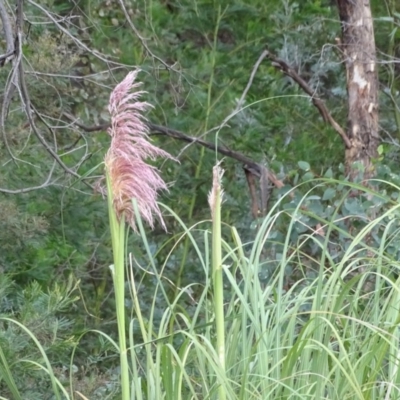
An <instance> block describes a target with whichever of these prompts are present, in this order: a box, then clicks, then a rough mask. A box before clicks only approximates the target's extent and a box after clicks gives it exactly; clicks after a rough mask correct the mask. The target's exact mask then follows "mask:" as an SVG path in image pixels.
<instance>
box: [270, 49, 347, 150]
mask: <svg viewBox="0 0 400 400" xmlns="http://www.w3.org/2000/svg"><path fill="white" fill-rule="evenodd" d="M267 53H268V54H267V57H268V58H269V59H270V60H271V61H272V65H273V66H274V67H275V68H277V69H279V70H280V71H282V72H283V73H284V74H285V75H287V76H289V77H290V78H292V79H293V80H294V81H295V82H296V83H297V84H298V85H299V86H300V87H301V88H302V89H303V91H304V92H305V93H307V94H308V95H309V96H310V97H311V101H312V102H313V104H314V106H315V107H316V108H317V109H318V111H319V113H320V114H321V116H322V119H323V120H324V121H325V122H326V123H329V124H330V125H331V126H332V127H333V129H335V131H336V132H337V133H338V134H339V135H340V137H341V138H342V140H343V142H344V144H345V145H346V148H350V147H351V143H350V139H349V138H348V137H347V135H346V132H345V131H344V130H343V128H342V127H341V126H340V125H339V124H338V123H337V122H336V121H335V119H334V118H333V117H332V115H331V114H330V112H329V110H328V109H327V108H326V106H325V104H324V102H323V101H322V100H321V99H319V98H318V97H315V91H314V90H312V89H311V87H310V86H309V84H308V83H307V82H306V81H305V80H304V79H303V78H302V77H301V76H300V75H299V74H298V73H297V72H296V71H295V70H294V69H293V68H291V67H290V66H289V65H288V64H287V63H286V62H285V61H283V60H281V59H280V58H278V57H276V56H274V55H273V54H271V53H270V52H267Z"/></svg>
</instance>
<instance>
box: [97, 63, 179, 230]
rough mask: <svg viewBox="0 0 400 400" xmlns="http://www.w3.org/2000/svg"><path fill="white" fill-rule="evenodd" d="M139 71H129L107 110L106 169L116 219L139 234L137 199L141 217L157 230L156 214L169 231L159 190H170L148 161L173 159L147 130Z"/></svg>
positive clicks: (118, 86) (117, 87)
mask: <svg viewBox="0 0 400 400" xmlns="http://www.w3.org/2000/svg"><path fill="white" fill-rule="evenodd" d="M138 72H139V71H138V70H136V71H132V72H129V73H128V75H127V76H126V77H125V79H124V80H123V81H122V82H121V83H119V84H118V85H117V86H116V87H115V89H114V90H113V91H112V93H111V96H110V102H109V106H108V110H109V112H110V114H111V127H110V128H109V129H108V133H109V135H110V136H111V144H110V148H109V150H108V152H107V154H106V156H105V166H106V170H107V174H108V177H109V179H110V181H111V189H112V196H113V206H114V210H115V212H116V214H117V217H118V218H119V219H121V217H122V215H124V216H125V220H126V221H127V222H128V223H129V224H130V225H131V227H132V228H133V229H134V230H135V231H136V230H137V226H136V223H135V212H134V209H133V205H132V199H133V198H135V199H136V202H137V205H138V209H139V212H140V215H141V217H142V218H143V219H144V220H145V221H146V222H148V224H149V225H150V226H151V227H152V228H153V227H154V215H155V216H157V218H158V219H159V220H160V222H161V225H162V226H163V228H164V229H166V227H165V224H164V220H163V218H162V215H161V211H160V209H159V207H158V204H157V191H158V190H160V189H164V190H167V185H166V183H165V182H164V181H163V180H162V178H161V177H160V175H159V173H158V170H157V169H156V168H155V167H153V166H151V165H149V164H147V163H146V159H148V158H150V159H151V160H154V159H156V158H157V157H162V158H170V159H173V157H172V156H171V155H170V154H168V153H167V152H166V151H164V150H161V149H160V148H158V147H156V146H154V145H152V144H151V143H150V141H149V136H148V127H147V124H146V122H147V121H146V118H145V117H144V116H143V112H144V111H146V110H147V109H148V108H150V107H151V105H150V104H148V103H146V102H142V101H139V97H140V96H141V95H142V94H143V93H145V92H143V91H139V90H137V88H138V87H139V86H140V85H141V83H140V82H137V83H135V79H136V77H137V74H138Z"/></svg>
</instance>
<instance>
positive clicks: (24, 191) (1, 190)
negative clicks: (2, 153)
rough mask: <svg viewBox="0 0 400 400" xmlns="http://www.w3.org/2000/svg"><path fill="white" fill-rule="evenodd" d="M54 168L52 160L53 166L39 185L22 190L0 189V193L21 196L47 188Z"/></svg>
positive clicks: (54, 163)
mask: <svg viewBox="0 0 400 400" xmlns="http://www.w3.org/2000/svg"><path fill="white" fill-rule="evenodd" d="M55 166H56V161H55V160H54V161H53V165H52V166H51V169H50V172H49V175H48V176H47V178H46V180H45V181H44V182H43V183H42V184H41V185H38V186H31V187H27V188H22V189H15V190H10V189H4V188H0V193H7V194H22V193H28V192H32V191H33V190H39V189H44V188H46V187H48V186H51V185H52V184H53V183H51V182H50V180H51V177H52V176H53V172H54V169H55Z"/></svg>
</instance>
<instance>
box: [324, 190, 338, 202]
mask: <svg viewBox="0 0 400 400" xmlns="http://www.w3.org/2000/svg"><path fill="white" fill-rule="evenodd" d="M335 194H336V190H335V189H333V188H328V189H326V190H325V192H324V195H323V196H322V200H332V199H333V198H334V197H335Z"/></svg>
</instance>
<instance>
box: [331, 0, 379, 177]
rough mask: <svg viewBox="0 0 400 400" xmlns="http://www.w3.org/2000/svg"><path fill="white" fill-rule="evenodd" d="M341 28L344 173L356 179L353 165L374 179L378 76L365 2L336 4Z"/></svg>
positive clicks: (341, 0) (355, 0) (344, 0)
mask: <svg viewBox="0 0 400 400" xmlns="http://www.w3.org/2000/svg"><path fill="white" fill-rule="evenodd" d="M337 4H338V8H339V15H340V21H341V24H342V43H341V44H342V46H341V48H342V52H343V60H344V64H345V66H346V72H347V92H348V120H347V130H346V133H347V136H348V138H349V140H350V146H347V149H346V169H347V172H348V174H349V175H350V177H351V178H354V177H355V176H356V175H358V172H357V171H355V170H354V168H353V167H354V163H355V162H359V163H361V164H362V166H363V167H364V177H365V178H369V177H371V176H373V175H374V168H373V164H372V160H373V158H375V157H376V156H377V148H378V145H379V131H378V75H377V63H376V50H375V39H374V28H373V20H372V15H371V7H370V2H369V0H337Z"/></svg>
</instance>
